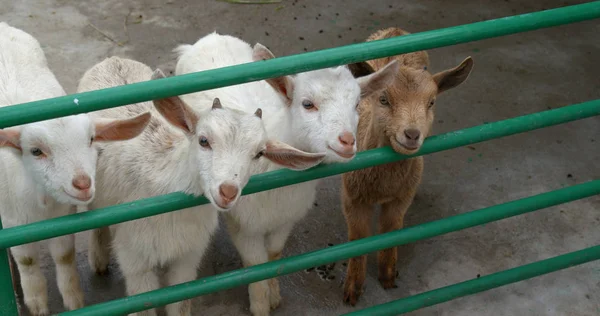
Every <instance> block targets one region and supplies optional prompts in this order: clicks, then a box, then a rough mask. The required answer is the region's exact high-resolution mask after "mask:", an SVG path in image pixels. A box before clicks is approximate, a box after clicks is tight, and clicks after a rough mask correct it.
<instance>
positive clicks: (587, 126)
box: [0, 0, 600, 316]
mask: <svg viewBox="0 0 600 316" xmlns="http://www.w3.org/2000/svg"><path fill="white" fill-rule="evenodd" d="M292 2H293V1H292V0H284V1H283V2H282V3H281V4H276V5H239V4H229V3H225V2H218V1H212V0H210V1H192V0H169V1H158V0H152V1H151V0H146V1H141V0H128V1H116V0H109V1H74V0H48V1H35V0H22V1H8V0H2V1H1V5H0V20H2V21H7V22H8V23H10V24H12V25H14V26H16V27H20V28H22V29H24V30H25V31H27V32H29V33H31V34H33V35H34V36H36V37H37V38H38V40H39V41H40V42H41V43H42V46H43V47H44V50H45V52H46V54H47V57H48V59H49V62H50V66H51V68H52V69H53V70H54V71H55V73H56V75H57V76H58V79H59V80H60V81H61V82H62V84H63V85H64V86H65V88H66V90H67V91H68V92H69V93H72V92H74V91H75V88H76V84H77V81H78V79H79V78H80V77H81V75H82V74H83V72H84V71H85V70H86V69H87V68H89V67H91V66H92V65H93V64H95V63H97V62H99V61H101V60H102V59H104V58H105V57H108V56H111V55H118V56H125V57H129V58H134V59H137V60H139V61H142V62H144V63H146V64H149V65H151V66H153V67H155V66H160V67H162V68H163V69H166V70H167V72H168V71H171V70H173V66H174V62H173V57H172V55H171V54H170V51H171V50H172V49H173V48H174V47H175V46H176V45H177V44H179V43H192V42H194V41H195V40H197V39H198V38H199V37H201V36H203V35H205V34H207V33H208V32H212V31H213V30H217V31H219V32H222V33H229V34H233V35H237V36H240V37H241V38H243V39H245V40H246V41H248V42H250V43H254V42H257V41H258V42H261V43H263V44H265V45H268V46H269V47H270V48H271V49H272V50H273V51H274V52H275V53H276V54H278V55H288V54H294V53H301V52H303V51H306V50H308V51H312V50H316V49H323V48H327V47H333V46H338V45H344V44H349V43H354V42H359V41H362V40H364V39H365V38H366V37H367V36H368V35H369V34H371V33H372V32H374V31H375V30H377V29H379V28H383V27H388V26H400V27H403V28H405V29H407V30H409V31H411V32H419V31H425V30H431V29H436V28H441V27H446V26H453V25H458V24H464V23H470V22H476V21H481V20H486V19H492V18H497V17H502V16H507V15H512V14H517V13H525V12H532V11H537V10H542V9H546V8H553V7H559V6H563V5H567V4H576V3H582V2H586V1H553V0H536V1H533V0H527V1H515V0H504V1H497V0H481V1H467V0H454V1H442V0H425V1H418V2H417V1H392V0H378V1H341V0H335V1H334V0H331V1H317V0H310V1H309V0H300V1H297V3H295V4H292ZM92 25H93V26H94V27H95V28H97V29H95V28H94V27H92ZM99 30H100V31H99ZM320 30H323V32H320ZM102 33H104V34H106V35H103V34H102ZM598 34H600V24H599V23H598V21H590V22H585V23H579V24H574V25H569V26H562V27H556V28H552V29H546V30H540V31H535V32H529V33H525V34H518V35H513V36H507V37H502V38H497V39H490V40H484V41H479V42H474V43H468V44H462V45H457V46H453V47H447V48H442V49H436V50H432V51H431V52H430V55H431V61H432V68H433V70H434V71H439V70H443V69H446V68H448V67H452V66H454V65H456V64H458V63H459V62H460V61H461V60H463V58H465V57H466V56H469V55H471V56H473V58H474V60H475V68H474V72H473V74H472V76H471V78H470V79H469V80H468V81H467V83H465V84H464V85H463V86H461V87H459V88H457V89H456V90H453V91H451V92H449V93H448V94H447V95H444V96H442V97H441V99H440V101H439V103H438V107H437V118H436V123H435V131H436V132H437V133H441V132H446V131H452V130H456V129H460V128H465V127H469V126H473V125H478V124H482V123H484V122H490V121H496V120H501V119H506V118H510V117H514V116H519V115H523V114H527V113H534V112H538V111H543V110H546V109H549V108H556V107H561V106H565V105H568V104H572V103H577V102H581V101H586V100H591V99H596V98H598V97H599V94H598V93H599V92H598V91H599V90H598V89H599V88H600V76H598V73H599V72H600V66H598V65H599V63H600V58H599V57H598V56H600V44H599V43H598ZM599 123H600V118H590V119H586V120H582V121H578V122H574V123H570V124H565V125H561V126H556V127H552V128H547V129H543V130H538V131H535V132H531V133H526V134H522V135H516V136H511V137H507V138H504V139H498V140H494V141H490V142H486V143H483V144H477V145H474V146H472V147H469V148H466V147H465V148H458V149H454V150H450V151H446V152H441V153H437V154H434V155H430V156H428V157H427V158H426V171H425V178H424V181H423V184H422V186H421V188H420V190H419V193H418V195H417V198H416V201H415V203H414V204H413V205H412V206H411V208H410V211H409V214H408V219H407V222H408V225H416V224H420V223H425V222H428V221H432V220H436V219H440V218H444V217H448V216H451V215H455V214H459V213H463V212H467V211H470V210H474V209H478V208H482V207H486V206H490V205H494V204H497V203H502V202H506V201H509V200H513V199H517V198H521V197H526V196H529V195H532V194H537V193H541V192H545V191H550V190H553V189H557V188H561V187H564V186H568V185H573V184H576V183H581V182H585V181H588V180H592V179H598V178H600V164H598V163H597V161H598V158H599V157H600V150H598V143H600V135H599V134H600V124H599ZM338 187H339V177H333V178H330V179H327V180H325V181H323V182H322V184H321V185H320V189H319V195H318V201H317V202H318V205H317V206H315V207H314V209H313V210H312V211H311V212H310V216H308V217H307V218H306V219H305V220H304V221H302V222H301V223H300V225H298V227H297V228H296V230H295V232H294V234H293V236H292V237H291V238H290V240H289V242H288V248H287V249H286V251H285V255H288V256H289V255H294V254H299V253H303V252H306V251H310V250H315V249H320V248H323V247H326V246H327V244H328V243H334V244H338V243H341V242H344V241H345V239H346V227H345V224H344V219H343V216H342V214H341V211H340V205H339V202H338V199H339V198H338V194H339V189H338ZM599 208H600V197H593V198H588V199H585V200H581V201H577V202H573V203H569V204H565V205H561V206H557V207H553V208H550V209H545V210H541V211H538V212H536V213H533V214H528V215H525V216H520V217H517V218H512V219H508V220H504V221H500V222H496V223H492V224H488V225H485V226H482V227H477V228H474V229H469V230H465V231H461V232H457V233H452V234H448V235H445V236H441V237H437V238H432V239H429V240H425V241H421V242H417V243H415V244H412V245H409V246H404V247H401V254H402V255H401V260H400V262H399V264H398V271H399V276H398V284H399V285H400V286H399V288H398V289H394V290H389V291H384V290H383V289H382V288H381V287H380V286H379V284H378V282H377V274H376V266H375V260H374V256H371V257H370V258H369V260H370V263H369V270H368V280H367V282H366V287H367V288H366V292H365V294H364V295H363V297H362V299H361V300H360V302H359V304H358V306H357V307H356V308H365V307H367V306H371V305H373V304H377V303H383V302H387V301H390V300H393V299H397V298H401V297H405V296H408V295H412V294H416V293H420V292H423V291H427V290H431V289H435V288H438V287H442V286H446V285H449V284H453V283H456V282H460V281H464V280H468V279H472V278H475V277H476V276H477V275H486V274H489V273H493V272H495V271H500V270H503V269H507V268H511V267H515V266H518V265H522V264H526V263H529V262H533V261H536V260H541V259H544V258H548V257H552V256H555V255H559V254H563V253H566V252H570V251H575V250H578V249H581V248H585V247H589V246H593V245H596V244H598V242H599V241H600V230H598V225H599V223H600V214H599ZM78 238H79V239H78V240H79V242H78V247H79V248H78V255H77V258H78V264H79V268H80V271H81V274H82V282H83V286H84V288H85V292H86V303H87V304H88V305H89V304H94V303H98V302H103V301H107V300H110V299H115V298H118V297H122V296H123V295H124V292H123V285H124V284H123V280H122V278H121V277H120V275H119V273H118V269H117V267H116V266H114V265H113V266H112V274H110V275H109V276H107V277H98V276H94V275H92V274H91V273H90V270H89V268H88V266H87V264H86V259H85V257H86V255H85V249H86V247H85V244H86V242H85V238H86V234H85V233H82V234H79V235H78ZM44 262H45V263H46V266H45V272H46V273H47V275H48V277H49V278H53V277H54V272H53V268H52V265H51V264H50V262H51V261H50V259H49V257H48V256H47V255H46V256H45V260H44ZM240 266H241V264H240V259H239V257H238V255H237V254H236V252H235V250H234V248H233V247H232V245H231V243H230V241H229V238H228V237H227V234H226V233H225V232H224V231H223V230H220V231H219V233H218V234H217V235H216V236H215V238H214V244H213V246H212V247H211V249H210V252H209V253H207V255H206V257H205V260H204V263H203V265H202V267H201V269H200V275H202V276H206V275H212V274H215V273H220V272H225V271H229V270H233V269H237V268H240ZM333 275H334V276H335V279H334V280H333V281H322V280H321V279H320V278H319V276H318V275H317V274H315V273H314V272H313V273H305V272H299V273H296V274H292V275H288V276H284V277H282V278H281V281H282V295H283V297H284V302H283V305H282V306H281V307H280V308H279V309H278V310H277V311H276V312H274V313H273V314H274V315H336V314H340V313H343V312H348V311H352V310H354V309H353V308H350V307H348V306H346V305H344V304H343V303H342V292H341V291H342V289H341V282H342V280H343V278H344V270H343V267H342V264H341V262H340V263H338V264H337V266H336V268H335V270H334V271H333ZM49 284H50V290H51V294H50V296H51V309H52V312H53V313H57V312H60V311H62V303H61V299H60V296H59V294H58V291H57V289H56V285H55V282H49ZM599 286H600V262H595V263H589V264H586V265H582V266H579V267H575V268H571V269H568V270H564V271H561V272H558V273H553V274H550V275H546V276H542V277H539V278H536V279H532V280H529V281H525V282H521V283H518V284H514V285H510V286H505V287H502V288H499V289H495V290H491V291H488V292H485V293H481V294H478V295H473V296H469V297H466V298H461V299H457V300H454V301H451V302H448V303H445V304H440V305H438V306H434V307H429V308H426V309H422V310H420V311H416V312H413V313H410V315H415V316H416V315H420V316H421V315H448V316H451V315H452V316H455V315H494V316H501V315H507V316H508V315H531V316H534V315H578V316H584V315H589V316H591V315H600V294H598V293H599V291H598V287H599ZM194 314H195V315H200V314H203V315H248V314H249V312H248V298H247V294H246V288H245V287H238V288H235V289H231V290H229V291H224V292H221V293H217V294H213V295H209V296H207V297H205V298H204V299H196V300H195V302H194Z"/></svg>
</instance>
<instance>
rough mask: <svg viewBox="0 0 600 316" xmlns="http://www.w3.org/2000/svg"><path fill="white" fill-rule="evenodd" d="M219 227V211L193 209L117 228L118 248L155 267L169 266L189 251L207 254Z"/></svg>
mask: <svg viewBox="0 0 600 316" xmlns="http://www.w3.org/2000/svg"><path fill="white" fill-rule="evenodd" d="M217 226H218V215H217V211H216V210H214V209H213V208H212V207H210V206H204V207H203V206H200V207H193V208H188V209H183V210H179V211H175V212H171V213H166V214H162V215H158V216H153V217H148V218H144V219H140V220H136V221H132V222H126V223H122V224H119V225H116V226H114V227H113V238H114V246H115V247H121V246H125V248H126V249H129V250H130V251H133V252H137V253H138V254H139V255H140V257H141V258H140V259H142V258H143V259H144V260H147V261H148V262H150V263H151V264H153V265H165V264H168V263H169V262H171V261H173V260H175V259H177V258H180V257H182V256H185V255H186V254H188V253H189V252H198V251H200V252H203V251H204V249H206V247H207V246H208V244H209V243H210V238H211V236H212V234H213V233H214V232H215V231H216V229H217Z"/></svg>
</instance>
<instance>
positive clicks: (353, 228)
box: [342, 194, 373, 306]
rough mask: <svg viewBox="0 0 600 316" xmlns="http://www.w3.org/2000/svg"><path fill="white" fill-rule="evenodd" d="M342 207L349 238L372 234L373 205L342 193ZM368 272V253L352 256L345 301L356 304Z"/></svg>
mask: <svg viewBox="0 0 600 316" xmlns="http://www.w3.org/2000/svg"><path fill="white" fill-rule="evenodd" d="M342 209H343V211H344V217H345V218H346V224H347V226H348V240H349V241H353V240H357V239H361V238H365V237H368V236H369V235H371V219H372V216H373V206H372V205H369V204H361V203H356V202H353V201H351V200H350V199H349V198H347V197H346V196H345V194H343V195H342ZM366 274H367V255H362V256H360V257H355V258H351V259H350V260H349V261H348V268H347V269H346V280H345V281H344V301H345V302H346V303H349V304H350V305H352V306H354V305H356V302H357V301H358V298H359V297H360V295H361V294H362V290H363V284H364V283H365V278H366Z"/></svg>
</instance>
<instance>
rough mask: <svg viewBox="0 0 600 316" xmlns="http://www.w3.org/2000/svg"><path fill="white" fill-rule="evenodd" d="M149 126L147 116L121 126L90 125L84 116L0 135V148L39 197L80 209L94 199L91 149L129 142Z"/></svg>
mask: <svg viewBox="0 0 600 316" xmlns="http://www.w3.org/2000/svg"><path fill="white" fill-rule="evenodd" d="M149 121H150V113H144V114H141V115H139V116H137V117H134V118H130V119H125V120H108V119H98V120H92V119H91V118H90V117H89V116H88V115H87V114H79V115H73V116H67V117H61V118H57V119H52V120H46V121H41V122H35V123H30V124H26V125H22V126H18V127H13V128H6V129H3V130H0V147H11V148H13V149H15V150H18V152H19V154H20V156H21V160H22V162H23V166H24V168H25V170H26V172H27V173H28V174H29V175H30V176H31V178H32V179H33V182H34V183H35V185H36V186H37V188H38V189H41V190H42V191H43V194H44V196H46V195H49V196H50V197H51V198H53V199H54V200H56V201H58V202H60V203H66V204H74V205H85V204H88V203H90V202H91V201H92V199H93V198H94V193H95V183H94V179H95V175H96V162H97V159H98V150H97V148H96V145H95V143H96V142H105V141H120V140H127V139H131V138H134V137H136V136H137V135H139V134H140V133H141V132H142V131H143V130H144V128H145V127H146V125H147V124H148V122H149Z"/></svg>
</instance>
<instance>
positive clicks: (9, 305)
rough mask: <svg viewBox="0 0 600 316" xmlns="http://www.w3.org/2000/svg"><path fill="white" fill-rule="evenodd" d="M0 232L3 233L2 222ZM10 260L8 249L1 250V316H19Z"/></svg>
mask: <svg viewBox="0 0 600 316" xmlns="http://www.w3.org/2000/svg"><path fill="white" fill-rule="evenodd" d="M0 231H2V223H1V222H0ZM9 260H10V258H8V251H7V249H2V248H0V289H2V293H0V315H19V311H18V309H17V298H16V297H15V295H14V293H15V291H14V289H13V283H12V275H11V273H10V271H11V270H10V263H9Z"/></svg>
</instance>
